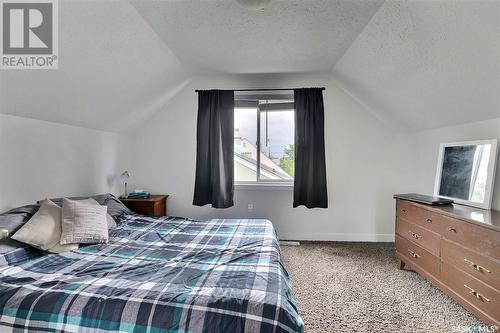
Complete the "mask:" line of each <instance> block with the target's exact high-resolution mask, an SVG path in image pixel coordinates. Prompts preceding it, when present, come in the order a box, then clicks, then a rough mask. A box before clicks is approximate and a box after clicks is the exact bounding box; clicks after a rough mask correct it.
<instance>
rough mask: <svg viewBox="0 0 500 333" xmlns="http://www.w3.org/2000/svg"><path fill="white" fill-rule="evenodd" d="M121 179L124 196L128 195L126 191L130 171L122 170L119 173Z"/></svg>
mask: <svg viewBox="0 0 500 333" xmlns="http://www.w3.org/2000/svg"><path fill="white" fill-rule="evenodd" d="M120 177H121V179H122V180H123V181H124V182H125V195H124V197H125V198H126V197H128V191H127V181H128V180H129V179H130V173H128V171H127V170H125V171H123V173H122V174H121V176H120Z"/></svg>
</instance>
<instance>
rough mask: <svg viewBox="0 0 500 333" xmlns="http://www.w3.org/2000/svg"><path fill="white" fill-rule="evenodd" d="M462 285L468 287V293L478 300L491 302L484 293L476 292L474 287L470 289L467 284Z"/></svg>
mask: <svg viewBox="0 0 500 333" xmlns="http://www.w3.org/2000/svg"><path fill="white" fill-rule="evenodd" d="M464 287H465V288H467V289H469V294H471V295H472V296H474V297H476V298H477V299H478V300H480V301H483V302H484V301H486V302H491V301H490V300H489V299H487V298H486V297H484V295H481V294H480V293H478V292H477V291H475V290H474V289H472V288H471V287H469V286H468V285H466V284H464Z"/></svg>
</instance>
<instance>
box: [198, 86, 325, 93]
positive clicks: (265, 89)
mask: <svg viewBox="0 0 500 333" xmlns="http://www.w3.org/2000/svg"><path fill="white" fill-rule="evenodd" d="M295 89H299V88H278V89H271V88H259V89H232V90H233V91H275V90H295ZM320 89H321V90H325V87H320ZM228 90H231V89H228ZM200 91H203V90H202V89H196V90H195V92H200Z"/></svg>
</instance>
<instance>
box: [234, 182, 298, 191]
mask: <svg viewBox="0 0 500 333" xmlns="http://www.w3.org/2000/svg"><path fill="white" fill-rule="evenodd" d="M234 189H235V190H236V191H293V183H285V184H276V183H269V184H266V183H254V184H252V183H239V184H234Z"/></svg>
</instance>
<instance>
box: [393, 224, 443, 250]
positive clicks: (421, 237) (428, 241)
mask: <svg viewBox="0 0 500 333" xmlns="http://www.w3.org/2000/svg"><path fill="white" fill-rule="evenodd" d="M396 233H397V234H399V235H400V236H402V237H404V238H407V239H409V240H411V241H412V242H414V243H416V244H417V245H419V246H421V247H423V248H424V249H426V250H427V251H429V252H431V253H433V254H435V255H437V256H439V250H440V238H441V237H440V236H439V234H436V233H434V232H432V231H430V230H428V229H425V228H422V227H421V226H419V225H416V224H414V223H410V222H408V221H406V220H404V219H401V218H399V217H398V220H397V224H396Z"/></svg>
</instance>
